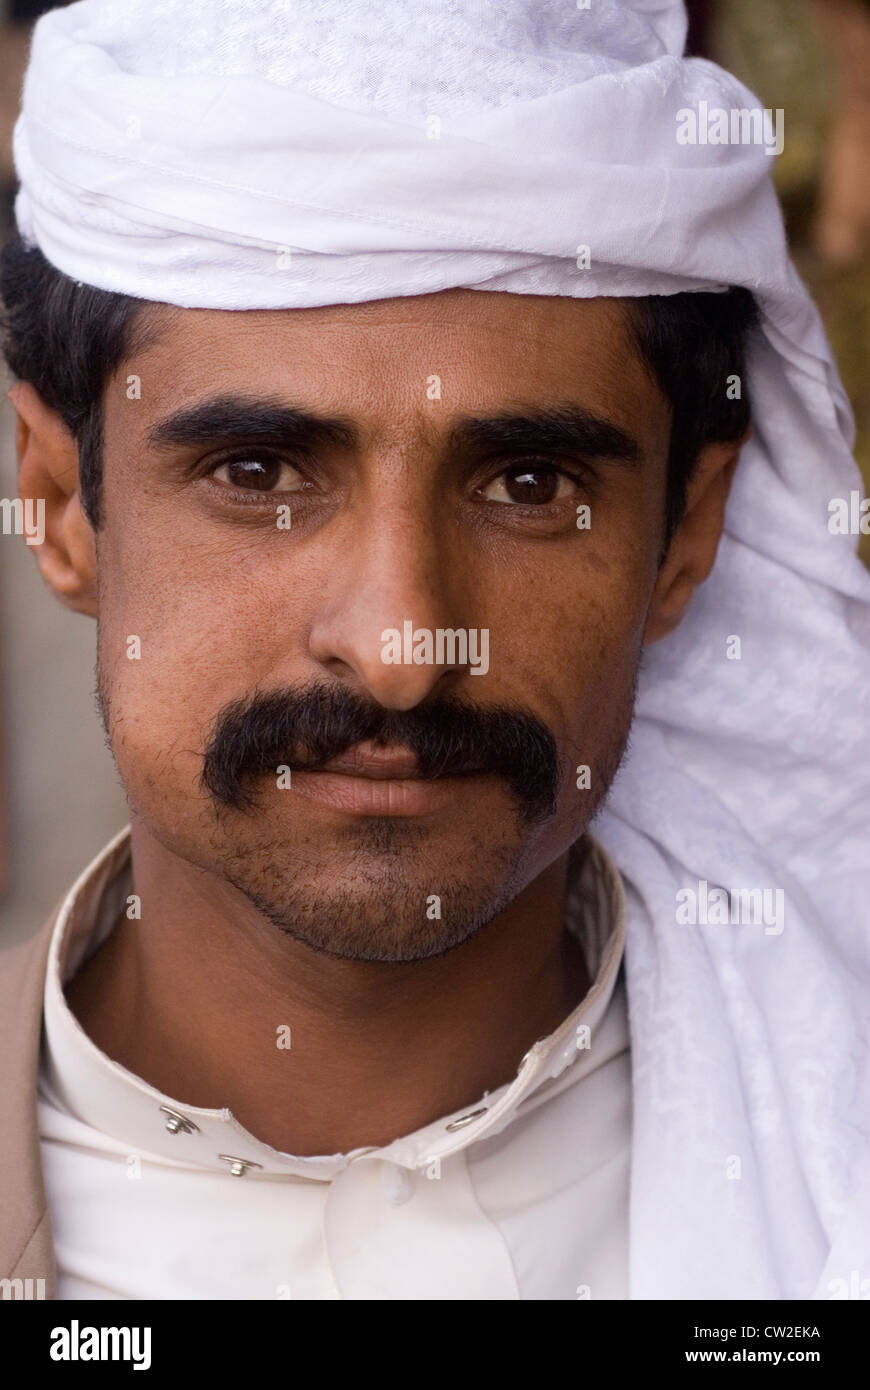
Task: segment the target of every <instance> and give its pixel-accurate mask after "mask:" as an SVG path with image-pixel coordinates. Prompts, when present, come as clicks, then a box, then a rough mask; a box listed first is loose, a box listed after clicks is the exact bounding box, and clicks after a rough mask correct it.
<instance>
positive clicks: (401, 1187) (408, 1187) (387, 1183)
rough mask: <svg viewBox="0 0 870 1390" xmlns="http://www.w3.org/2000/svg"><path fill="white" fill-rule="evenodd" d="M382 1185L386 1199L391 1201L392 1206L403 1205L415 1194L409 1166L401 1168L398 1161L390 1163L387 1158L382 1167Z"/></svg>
mask: <svg viewBox="0 0 870 1390" xmlns="http://www.w3.org/2000/svg"><path fill="white" fill-rule="evenodd" d="M381 1185H382V1187H383V1190H384V1200H385V1201H387V1202H389V1204H390V1206H391V1207H400V1206H402V1204H403V1203H404V1202H407V1200H408V1198H409V1197H413V1195H414V1184H413V1182H412V1180H411V1174H410V1173H409V1172H408V1170H407V1168H400V1167H399V1165H398V1164H397V1163H388V1162H387V1161H386V1159H385V1160H384V1162H383V1165H382V1167H381Z"/></svg>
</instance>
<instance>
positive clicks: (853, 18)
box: [0, 0, 870, 938]
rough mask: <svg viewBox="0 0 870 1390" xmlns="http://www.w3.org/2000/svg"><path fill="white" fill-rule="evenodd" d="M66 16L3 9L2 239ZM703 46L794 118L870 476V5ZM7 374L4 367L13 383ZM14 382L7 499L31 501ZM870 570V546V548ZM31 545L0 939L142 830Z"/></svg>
mask: <svg viewBox="0 0 870 1390" xmlns="http://www.w3.org/2000/svg"><path fill="white" fill-rule="evenodd" d="M49 8H52V7H51V6H50V5H45V4H40V3H35V2H34V0H0V237H5V236H6V235H7V233H8V229H9V227H10V226H11V218H12V204H13V197H14V171H13V166H12V152H11V136H12V126H13V123H14V121H15V116H16V113H17V108H18V101H19V94H20V89H21V79H22V74H23V72H24V67H25V63H26V57H27V45H28V37H29V32H30V27H31V25H32V23H33V22H34V21H35V19H36V18H38V16H39V15H40V14H41V13H42V12H43V11H44V10H46V9H49ZM689 10H690V15H691V28H690V36H689V51H690V52H691V53H693V54H695V55H698V56H703V57H708V58H713V59H715V61H717V62H719V63H721V64H722V65H723V66H724V67H726V68H728V69H730V71H732V72H734V73H736V74H737V76H738V77H740V78H741V79H742V80H743V81H744V82H745V83H746V84H747V86H749V87H750V88H751V89H752V90H753V91H754V92H756V93H757V95H758V96H759V97H760V98H761V102H762V105H763V106H766V107H771V108H773V109H776V108H777V107H782V108H783V110H784V111H785V147H784V151H783V154H782V156H781V157H780V158H779V159H778V160H777V161H776V165H775V169H774V175H775V179H776V183H777V188H778V191H779V195H780V198H781V200H782V205H783V210H784V213H785V217H786V225H787V227H788V231H789V237H790V241H791V245H792V251H793V254H794V257H795V261H796V263H797V266H798V269H799V271H800V273H801V275H802V276H803V278H804V280H805V281H806V283H807V284H808V285H809V287H810V289H811V291H812V293H813V295H814V297H815V299H816V302H817V303H818V305H819V307H820V309H821V312H822V316H823V318H824V321H825V325H826V327H827V331H828V336H829V337H830V339H831V343H832V345H833V348H834V351H835V354H836V356H837V359H838V362H839V366H840V372H841V374H842V377H843V381H844V383H845V386H846V389H847V391H848V392H849V395H850V397H851V400H852V406H853V408H854V411H855V417H856V422H857V428H858V440H857V445H856V455H857V458H858V462H859V464H860V466H861V468H862V471H863V473H864V477H865V480H870V0H689ZM2 370H3V369H2V368H0V372H2ZM8 384H9V383H8V382H7V381H6V380H5V379H2V377H0V497H8V498H12V497H15V496H16V495H17V489H16V483H15V432H14V414H13V412H12V409H11V406H10V405H9V402H8V401H7V400H6V395H5V393H6V390H7V387H8ZM862 546H863V557H864V559H865V562H870V537H862ZM28 550H29V547H28V546H27V545H26V544H25V543H24V540H23V539H22V538H21V537H17V536H2V535H0V930H2V931H4V932H6V934H7V938H8V937H9V936H23V935H26V934H28V933H29V932H31V931H33V930H35V929H36V928H37V927H38V926H39V924H40V922H41V921H42V920H43V919H44V918H45V917H46V916H47V914H48V913H49V912H50V911H51V908H52V907H53V906H54V904H55V902H56V901H57V900H58V898H59V897H60V896H61V894H62V893H64V892H65V891H66V889H67V888H68V887H69V886H70V884H71V883H72V881H73V879H74V878H75V877H77V876H78V874H79V873H80V871H81V870H82V869H83V868H84V867H85V866H86V864H87V863H88V862H89V861H90V859H91V858H92V857H93V856H94V854H95V853H96V852H97V851H98V850H99V849H100V848H101V847H102V845H103V844H104V843H105V842H106V841H107V840H108V839H109V837H110V836H111V835H112V834H114V832H115V831H116V830H117V829H119V828H120V827H121V826H122V825H124V824H125V821H126V807H125V801H124V795H123V790H122V788H121V786H120V782H119V780H118V776H117V773H116V772H115V769H114V764H113V763H112V760H111V757H110V755H109V753H108V750H107V748H106V746H105V743H104V738H103V733H102V729H101V726H100V723H99V720H98V717H97V713H96V706H95V702H94V695H93V689H94V655H95V650H94V630H93V624H92V623H91V622H90V621H89V620H88V619H85V618H82V617H79V616H78V615H77V614H74V613H70V612H67V611H66V610H65V609H62V608H61V607H60V605H59V604H57V603H56V602H55V601H54V600H53V599H52V598H51V597H50V596H49V594H48V593H47V591H46V590H45V589H44V587H43V585H42V581H41V580H40V578H39V574H38V570H37V567H36V564H35V563H34V559H33V556H32V555H30V554H28Z"/></svg>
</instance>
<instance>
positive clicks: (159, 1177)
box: [39, 830, 631, 1300]
mask: <svg viewBox="0 0 870 1390" xmlns="http://www.w3.org/2000/svg"><path fill="white" fill-rule="evenodd" d="M583 850H587V851H588V854H586V855H585V856H584V854H583ZM130 892H131V878H130V851H129V830H125V831H122V832H121V834H120V835H118V836H117V837H116V838H115V839H114V840H113V841H112V842H111V843H110V844H109V845H108V846H107V847H106V849H104V850H103V851H102V853H101V854H100V855H98V856H97V858H96V859H95V860H94V861H93V863H92V864H90V865H89V866H88V868H87V869H86V870H85V871H84V873H83V874H82V876H81V877H80V878H79V880H78V882H77V883H76V884H75V885H74V886H73V888H72V889H71V890H70V892H69V894H68V895H67V897H66V899H65V900H64V903H63V906H62V908H61V911H60V913H59V915H58V919H57V924H56V927H55V929H54V933H53V939H52V944H51V951H50V955H49V965H48V974H47V978H46V988H45V1017H44V1024H45V1027H44V1035H43V1052H42V1058H41V1066H40V1086H39V1117H40V1134H41V1150H42V1160H43V1169H44V1174H45V1183H46V1190H47V1194H48V1203H49V1210H50V1212H51V1216H52V1223H53V1228H54V1235H55V1247H56V1251H57V1261H58V1297H59V1298H61V1299H78V1298H119V1299H186V1298H191V1299H193V1298H205V1299H233V1300H236V1299H274V1298H278V1299H287V1298H290V1299H397V1300H408V1299H461V1300H466V1299H577V1298H598V1299H601V1298H608V1299H617V1298H626V1297H628V1194H629V1150H630V1131H631V1068H630V1056H629V1034H628V1020H627V1008H626V997H625V987H624V979H623V972H622V971H621V969H620V966H621V961H622V955H623V947H624V939H625V903H624V896H623V889H622V882H621V880H620V877H619V874H618V873H617V871H616V869H615V868H614V866H613V864H612V863H611V861H610V860H609V858H608V857H607V856H606V854H605V853H604V851H603V850H602V849H601V847H600V846H599V845H598V844H597V842H596V841H594V840H593V839H592V838H591V837H589V836H586V837H585V838H584V839H582V840H581V841H578V844H577V846H575V847H574V849H573V850H572V852H571V861H570V866H569V891H568V897H567V907H566V929H567V930H569V931H571V932H572V933H574V934H575V936H576V937H577V939H578V940H580V942H581V944H582V946H583V949H584V952H585V954H586V958H587V965H588V968H589V974H590V978H591V979H592V980H593V984H592V987H591V988H590V990H589V992H588V994H587V995H586V997H585V998H584V999H583V1001H582V1002H581V1003H580V1005H579V1006H578V1007H577V1008H576V1009H574V1010H573V1011H572V1012H571V1013H570V1014H569V1015H568V1016H567V1017H566V1018H565V1020H564V1022H563V1023H562V1024H561V1025H560V1026H559V1027H558V1028H557V1029H556V1030H555V1031H554V1032H553V1033H551V1034H550V1035H549V1036H548V1037H547V1038H544V1039H542V1040H540V1041H539V1042H537V1043H535V1044H534V1046H533V1047H532V1048H531V1049H530V1050H529V1052H528V1053H527V1054H526V1057H525V1058H524V1059H523V1061H522V1063H521V1064H520V1067H519V1069H518V1071H517V1075H516V1078H515V1079H514V1080H513V1081H512V1082H510V1083H507V1084H505V1085H504V1086H501V1087H499V1089H498V1090H496V1091H492V1092H487V1093H484V1095H483V1096H482V1097H481V1098H480V1100H479V1102H478V1103H477V1104H476V1105H474V1106H471V1107H470V1108H466V1110H465V1111H464V1112H456V1113H454V1114H450V1115H444V1116H442V1117H441V1118H440V1119H438V1120H437V1121H435V1122H434V1123H433V1124H430V1125H427V1126H425V1127H424V1128H422V1129H418V1130H416V1131H415V1132H414V1133H413V1134H409V1135H406V1136H404V1137H402V1138H400V1139H397V1140H395V1141H394V1142H393V1143H391V1144H388V1145H386V1146H385V1147H383V1148H361V1149H355V1150H353V1151H352V1152H350V1153H348V1154H334V1155H328V1156H323V1157H294V1156H293V1155H291V1154H285V1153H280V1152H279V1151H278V1150H276V1149H273V1148H271V1147H270V1146H269V1145H267V1144H264V1143H262V1142H260V1140H258V1139H257V1138H255V1136H254V1135H252V1134H249V1133H248V1132H247V1131H246V1130H245V1129H244V1128H243V1127H242V1126H241V1125H240V1124H239V1123H238V1121H237V1120H236V1119H235V1118H234V1116H233V1115H232V1114H231V1113H230V1111H229V1110H225V1109H224V1110H207V1109H200V1108H196V1107H193V1106H189V1105H183V1104H180V1103H179V1102H178V1101H176V1100H174V1099H173V1098H172V1097H171V1096H167V1095H164V1094H162V1093H161V1092H160V1091H158V1090H156V1089H155V1088H154V1087H153V1086H149V1085H148V1084H147V1083H146V1082H144V1081H143V1080H142V1079H141V1078H139V1077H137V1076H135V1075H134V1074H133V1073H132V1072H129V1071H127V1070H126V1069H125V1068H124V1067H122V1066H119V1065H118V1063H117V1062H114V1061H113V1060H112V1059H111V1058H109V1057H108V1056H107V1055H106V1054H105V1053H103V1052H101V1051H100V1049H99V1048H98V1047H97V1046H96V1045H95V1044H94V1043H93V1042H92V1041H91V1039H90V1038H89V1037H88V1035H87V1034H86V1033H85V1032H84V1030H83V1029H82V1027H81V1025H80V1024H79V1023H78V1021H77V1019H76V1018H75V1016H74V1015H73V1014H72V1012H71V1010H70V1009H69V1007H68V1005H67V1003H66V1001H65V998H64V994H63V985H65V984H66V983H68V981H69V980H70V979H71V978H72V976H73V975H74V974H75V973H76V970H77V969H78V968H79V967H80V966H81V964H82V963H83V961H84V960H85V959H86V958H87V957H88V956H89V955H91V954H93V952H94V951H95V950H96V949H97V947H98V946H99V945H101V944H102V942H103V940H105V938H106V936H107V935H108V934H109V933H110V932H111V930H112V928H113V927H114V925H115V924H116V923H117V921H118V919H119V917H120V916H121V915H122V914H123V911H124V906H125V902H126V898H127V895H128V894H129V893H130ZM62 982H63V983H62ZM584 1025H585V1026H584ZM587 1028H588V1030H589V1033H588V1035H587V1033H586V1029H587ZM164 1107H165V1108H164ZM234 1170H235V1171H234Z"/></svg>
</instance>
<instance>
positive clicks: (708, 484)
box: [644, 430, 752, 643]
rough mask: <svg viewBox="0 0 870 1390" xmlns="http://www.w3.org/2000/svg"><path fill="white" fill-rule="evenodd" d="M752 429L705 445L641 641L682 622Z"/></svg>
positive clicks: (710, 555) (707, 565)
mask: <svg viewBox="0 0 870 1390" xmlns="http://www.w3.org/2000/svg"><path fill="white" fill-rule="evenodd" d="M751 434H752V431H751V430H747V432H746V434H745V435H744V436H743V438H742V439H738V440H737V441H736V442H735V443H732V444H707V445H706V446H705V447H704V448H703V449H702V450H701V453H700V454H699V456H698V460H697V463H696V465H695V471H694V473H693V474H692V478H691V481H690V483H689V486H688V488H687V489H686V510H685V512H684V513H683V518H682V520H681V522H680V524H679V526H678V527H677V529H676V531H675V532H674V534H673V536H672V537H671V543H670V545H669V546H668V551H667V555H666V556H665V559H664V563H663V564H662V567H661V569H660V570H659V575H658V579H657V580H656V586H655V589H654V590H653V596H652V602H651V603H650V607H649V612H648V614H647V623H646V630H645V632H644V643H650V642H658V641H660V639H661V638H662V637H666V636H667V634H668V633H669V632H672V631H673V629H674V628H675V627H677V626H678V625H679V623H680V622H681V621H682V618H683V614H684V613H685V611H686V609H687V608H688V606H689V600H690V599H691V597H692V594H693V593H694V592H695V590H696V589H697V587H698V585H699V584H703V582H704V580H705V579H706V578H707V576H708V574H709V573H710V571H711V569H712V568H713V562H714V560H715V559H716V551H717V549H718V547H719V538H720V536H721V535H722V527H723V525H724V522H725V504H726V502H727V501H728V493H729V492H730V490H731V481H732V479H733V477H734V471H735V469H736V468H737V461H738V459H739V458H740V450H741V449H742V447H743V445H744V444H745V443H746V441H747V439H749V438H750V436H751Z"/></svg>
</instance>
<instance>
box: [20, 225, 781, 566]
mask: <svg viewBox="0 0 870 1390" xmlns="http://www.w3.org/2000/svg"><path fill="white" fill-rule="evenodd" d="M0 298H2V300H3V303H4V305H5V312H4V315H3V330H4V331H3V351H4V356H5V358H6V361H7V363H8V365H9V368H10V370H11V371H12V373H13V374H14V376H16V377H17V378H18V379H19V380H23V381H29V382H31V383H32V385H33V386H34V388H35V389H36V390H37V391H38V392H39V395H40V396H41V397H42V399H43V400H44V401H45V403H46V404H47V405H49V406H50V407H51V408H52V409H54V410H56V411H57V413H58V414H59V415H60V417H61V419H62V420H63V421H64V423H65V424H66V426H67V428H68V429H69V430H70V432H71V433H72V435H73V437H74V438H75V440H76V442H77V444H78V450H79V484H80V488H81V499H82V506H83V508H84V511H85V514H86V516H87V517H88V519H89V521H90V522H91V524H92V525H93V527H94V528H95V529H97V528H98V526H99V524H100V482H101V475H102V418H103V417H102V396H103V389H104V387H105V385H106V382H107V380H108V378H109V376H110V375H111V373H112V372H113V371H115V370H116V369H117V368H118V367H119V366H120V365H121V363H122V362H124V361H125V360H126V359H127V358H128V357H130V356H132V355H134V353H135V352H136V351H137V350H138V349H139V348H141V347H142V346H143V345H144V343H145V342H146V341H147V339H148V336H149V322H150V321H149V314H148V310H149V309H150V308H151V307H152V306H151V301H149V300H143V299H135V298H132V297H131V296H129V295H124V294H118V293H116V292H114V291H110V290H100V289H96V288H94V286H92V285H87V284H83V283H81V282H80V281H76V280H72V279H70V277H69V276H67V275H64V274H63V273H62V272H61V271H59V270H57V269H56V268H55V267H54V266H53V265H51V264H50V262H49V261H47V260H46V258H45V256H44V255H43V254H42V252H41V251H40V250H39V248H38V247H37V246H30V245H27V244H26V243H25V242H24V241H23V240H22V238H21V237H20V235H18V234H17V233H16V234H15V235H14V236H13V237H12V238H11V240H9V241H8V242H7V243H6V245H5V246H4V247H3V248H2V250H0ZM627 303H628V305H629V325H630V328H631V331H632V334H633V337H634V341H635V344H636V346H637V349H638V352H639V354H640V356H641V358H642V360H643V361H644V363H645V364H646V367H647V369H648V370H649V372H650V373H651V375H652V377H653V379H654V380H655V381H656V383H657V384H658V386H659V387H660V389H661V390H662V392H663V393H664V395H665V396H666V397H667V399H668V401H669V402H670V405H671V408H672V417H673V418H672V426H671V441H670V452H669V460H668V488H667V498H666V519H665V520H666V524H665V536H666V542H665V544H666V545H667V543H668V542H669V541H670V538H671V536H672V535H673V532H674V529H675V528H676V526H677V525H678V524H679V521H680V518H681V517H682V515H683V511H684V508H685V504H686V488H687V486H688V483H689V480H690V478H691V475H692V469H693V467H694V464H695V461H696V459H697V457H698V454H699V453H700V451H701V449H702V448H703V447H704V445H705V444H708V443H712V442H714V441H715V442H729V443H730V442H735V441H736V440H738V439H740V438H741V437H742V436H743V434H744V433H745V432H746V430H747V429H748V427H749V422H750V402H749V393H748V390H747V383H746V371H745V354H746V344H747V339H748V334H749V332H750V330H752V329H754V328H755V327H756V325H757V322H758V310H757V307H756V303H755V300H754V298H753V296H752V294H751V293H750V292H749V291H748V290H745V289H739V288H733V289H730V290H727V291H725V292H722V293H706V292H704V291H699V292H692V293H684V294H674V295H649V296H644V297H638V298H636V299H630V300H628V301H627ZM735 379H736V381H737V382H738V383H739V386H737V387H735V386H734V381H735ZM729 380H730V382H731V389H729V385H728V384H729Z"/></svg>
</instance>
